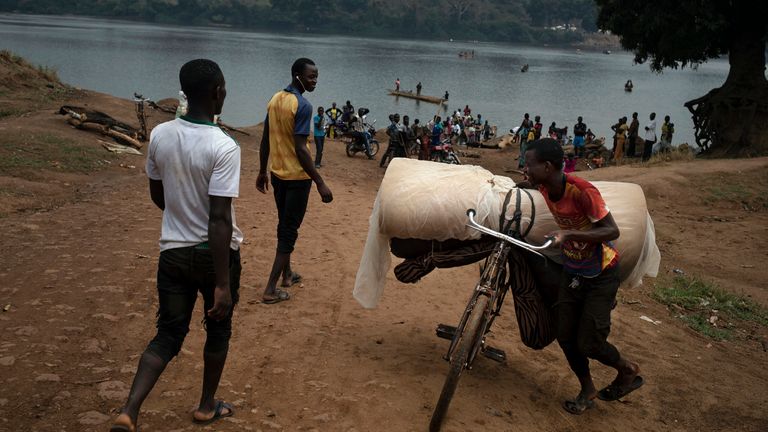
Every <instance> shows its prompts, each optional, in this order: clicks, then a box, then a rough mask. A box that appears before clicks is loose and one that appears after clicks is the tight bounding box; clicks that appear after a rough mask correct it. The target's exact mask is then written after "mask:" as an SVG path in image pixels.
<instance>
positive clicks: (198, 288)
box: [147, 246, 241, 362]
mask: <svg viewBox="0 0 768 432" xmlns="http://www.w3.org/2000/svg"><path fill="white" fill-rule="evenodd" d="M240 271H241V266H240V251H237V250H230V251H229V289H230V293H231V294H232V309H231V310H230V311H229V315H227V318H226V319H224V320H221V321H215V320H208V319H207V318H204V319H203V325H204V327H205V331H206V334H207V337H206V340H205V352H207V353H220V352H222V351H224V352H226V351H227V349H228V348H229V338H230V336H231V335H232V313H233V311H234V308H235V305H236V304H237V301H238V299H239V297H240V295H239V290H240ZM215 287H216V274H215V272H214V267H213V256H212V255H211V250H210V249H207V248H205V249H202V248H198V247H194V246H193V247H184V248H177V249H169V250H165V251H163V252H161V253H160V261H159V263H158V268H157V294H158V299H159V303H160V306H159V308H158V311H157V334H156V335H155V337H154V339H152V341H150V342H149V346H148V347H147V349H148V350H149V351H152V352H153V353H155V354H156V355H157V356H158V357H160V358H161V359H163V360H164V361H165V362H169V361H171V359H172V358H173V357H175V356H176V354H178V353H179V350H181V345H182V344H183V343H184V338H185V337H186V335H187V333H188V332H189V323H190V321H191V320H192V311H193V310H194V308H195V301H196V300H197V293H198V292H199V293H200V294H202V295H203V304H204V309H203V310H206V311H207V310H209V309H210V308H212V307H213V303H214V301H213V291H214V289H215Z"/></svg>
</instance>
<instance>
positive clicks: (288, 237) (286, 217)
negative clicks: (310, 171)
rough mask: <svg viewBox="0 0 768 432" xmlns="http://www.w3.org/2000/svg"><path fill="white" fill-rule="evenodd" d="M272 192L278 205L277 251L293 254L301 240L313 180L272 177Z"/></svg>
mask: <svg viewBox="0 0 768 432" xmlns="http://www.w3.org/2000/svg"><path fill="white" fill-rule="evenodd" d="M272 190H273V191H274V193H275V204H276V205H277V218H278V223H277V251H278V252H280V253H288V254H289V253H291V252H293V248H294V246H295V245H296V239H298V238H299V227H301V222H302V221H303V220H304V214H305V213H306V212H307V203H308V202H309V193H310V192H311V191H312V180H281V179H280V178H278V177H277V176H275V175H274V174H273V175H272Z"/></svg>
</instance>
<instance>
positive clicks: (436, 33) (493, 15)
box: [0, 0, 597, 44]
mask: <svg viewBox="0 0 768 432" xmlns="http://www.w3.org/2000/svg"><path fill="white" fill-rule="evenodd" d="M0 11H2V12H21V13H30V14H52V15H62V14H70V15H85V16H95V17H109V18H121V19H130V20H140V21H148V22H156V23H165V24H181V25H185V24H186V25H222V26H232V27H240V28H250V29H257V30H269V31H280V32H302V33H306V32H309V33H325V34H344V35H366V36H382V37H409V38H410V37H417V38H426V39H447V38H454V39H458V40H485V41H489V40H490V41H504V42H524V43H551V44H558V43H569V42H574V41H578V40H581V38H582V37H583V33H582V32H581V31H571V30H553V29H551V27H555V26H558V25H562V24H570V25H573V26H575V27H577V28H578V29H583V30H585V31H594V30H596V26H595V22H596V17H597V12H596V11H597V9H596V6H595V4H594V2H593V1H592V0H434V1H431V2H420V1H409V0H272V1H270V0H68V1H66V2H63V1H60V0H0Z"/></svg>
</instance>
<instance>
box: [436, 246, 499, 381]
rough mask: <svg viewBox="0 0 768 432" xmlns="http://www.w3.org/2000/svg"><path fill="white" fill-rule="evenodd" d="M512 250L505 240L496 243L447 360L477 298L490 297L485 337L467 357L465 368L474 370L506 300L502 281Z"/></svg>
mask: <svg viewBox="0 0 768 432" xmlns="http://www.w3.org/2000/svg"><path fill="white" fill-rule="evenodd" d="M510 248H511V246H510V245H509V243H507V242H505V241H503V240H502V241H499V242H497V243H496V246H495V248H494V251H493V252H492V253H491V255H490V256H489V257H488V258H486V259H485V265H484V267H483V273H482V275H481V276H480V280H479V281H478V283H477V285H476V286H475V289H474V290H473V291H472V294H471V296H470V298H469V302H468V303H467V307H466V308H465V309H464V313H463V314H462V316H461V320H460V321H459V325H458V326H457V327H456V333H455V335H454V337H453V339H452V340H451V345H450V346H449V347H448V352H447V353H446V355H445V356H444V357H443V358H444V359H445V360H448V361H450V360H451V356H452V355H453V352H454V350H455V349H456V346H457V345H458V342H459V336H460V335H461V334H463V330H464V327H465V326H466V324H467V319H468V318H469V315H470V314H471V313H472V310H474V308H475V305H476V303H477V298H478V297H479V296H481V295H484V296H488V297H490V300H489V302H488V306H487V310H486V311H485V315H486V318H487V319H486V320H485V322H486V324H485V326H484V328H482V329H481V331H480V334H482V335H483V337H480V338H478V339H477V341H476V342H475V346H474V347H472V351H471V352H470V354H469V356H468V357H467V364H466V366H465V367H466V369H472V363H473V362H474V360H475V357H477V353H478V352H479V351H480V350H481V348H482V347H483V345H484V344H485V333H487V332H488V329H490V327H491V324H493V320H494V319H495V317H496V316H498V315H499V311H500V310H501V303H502V301H503V299H504V296H505V295H506V285H505V284H504V283H503V282H504V281H503V280H502V279H503V278H504V276H505V271H504V267H505V265H506V261H507V255H508V254H509V250H510ZM494 307H495V310H494Z"/></svg>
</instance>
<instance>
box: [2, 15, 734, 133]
mask: <svg viewBox="0 0 768 432" xmlns="http://www.w3.org/2000/svg"><path fill="white" fill-rule="evenodd" d="M0 48H1V49H9V50H12V51H14V52H16V53H17V54H20V55H22V56H24V57H25V58H27V59H28V60H30V61H31V62H33V63H35V64H40V65H46V66H49V67H53V68H55V69H56V70H57V71H58V73H59V76H60V77H61V79H62V80H63V81H65V82H67V83H69V84H71V85H74V86H78V87H82V88H87V89H92V90H97V91H101V92H105V93H109V94H112V95H115V96H119V97H125V98H130V97H132V95H133V93H134V92H139V93H141V94H143V95H144V96H145V97H149V98H151V99H154V100H159V99H162V98H166V97H175V96H176V95H178V90H179V84H178V70H179V68H180V67H181V65H182V64H184V63H185V62H186V61H188V60H191V59H193V58H200V57H204V58H210V59H212V60H215V61H216V62H218V63H219V65H220V66H221V68H222V70H223V71H224V74H225V77H226V80H227V90H228V96H227V100H226V103H225V106H224V112H223V115H222V119H223V120H224V121H225V122H227V123H230V124H232V125H236V126H244V125H251V124H255V123H258V122H260V121H262V120H263V118H264V115H265V112H266V104H267V102H268V100H269V98H270V97H271V96H272V94H274V93H275V92H276V91H277V90H279V89H281V88H282V87H284V86H285V85H286V84H287V83H288V82H289V81H290V66H291V63H292V62H293V60H295V59H296V58H298V57H309V58H311V59H313V60H314V61H315V62H316V63H317V65H318V67H319V70H320V79H319V84H318V87H317V89H316V90H315V92H313V93H311V94H308V95H306V96H307V98H308V99H309V101H310V102H311V103H312V104H313V105H314V106H315V107H317V106H321V105H322V106H329V105H330V103H331V102H334V101H335V102H337V103H338V105H339V106H341V105H343V104H344V102H345V101H346V100H351V101H352V103H353V105H354V106H355V107H360V106H364V107H368V108H369V109H370V110H371V116H372V117H373V118H376V119H378V125H382V124H386V119H387V115H388V114H389V113H392V112H399V113H400V114H401V115H404V114H408V115H410V117H411V119H414V118H420V119H428V118H430V117H432V116H433V115H435V114H436V113H439V114H443V112H442V111H440V110H439V109H438V107H437V105H433V104H429V103H424V102H421V103H417V102H415V101H413V100H410V99H405V98H394V97H392V96H389V95H388V94H387V89H390V88H392V87H394V80H395V79H396V78H400V81H401V83H402V84H401V87H402V88H403V89H413V88H415V86H416V83H417V82H418V81H421V82H422V85H423V90H422V93H423V94H426V95H434V96H442V95H443V93H444V92H445V91H446V90H447V91H448V92H449V93H450V105H449V109H450V110H454V111H455V110H456V109H457V108H462V109H463V108H464V106H465V105H469V106H470V108H471V109H472V112H473V114H477V113H481V114H482V115H483V118H485V119H487V120H489V121H490V123H491V124H496V125H498V126H499V129H500V130H501V131H505V130H508V129H510V128H511V127H514V126H517V125H519V124H520V121H521V120H522V117H523V114H524V113H526V112H528V113H530V114H531V117H533V115H535V114H538V115H541V116H542V123H544V127H545V129H546V127H547V126H548V125H549V124H550V123H551V122H552V121H555V122H557V125H558V127H563V126H569V128H570V129H569V132H570V131H571V130H572V127H573V124H574V123H575V122H576V117H577V116H579V115H581V116H583V117H584V121H585V123H587V125H588V126H589V127H590V128H592V130H593V131H594V132H595V133H596V134H597V135H598V136H609V135H610V133H611V131H610V125H611V124H613V123H615V122H616V120H617V119H618V118H619V117H621V116H624V115H626V116H628V117H629V116H631V113H632V112H633V111H637V112H639V113H640V116H639V118H640V121H641V125H643V124H644V123H645V122H646V121H647V119H648V114H649V113H650V112H651V111H655V112H656V113H657V115H658V125H659V129H660V125H661V120H662V119H663V117H664V115H670V116H671V117H672V121H673V122H674V123H675V128H676V135H675V138H674V143H676V144H678V143H682V142H690V143H693V124H692V122H691V117H690V114H689V113H688V111H687V109H686V108H685V107H683V103H684V102H685V101H688V100H690V99H694V98H696V97H699V96H701V95H703V94H705V93H706V92H708V91H709V90H710V89H712V88H714V87H719V86H720V85H722V83H723V82H724V81H725V77H726V76H727V73H728V63H727V61H725V60H716V61H711V62H709V63H706V64H703V65H702V66H700V67H699V68H698V69H696V70H691V69H685V70H668V71H665V72H664V73H663V74H655V73H653V72H651V71H650V70H649V68H648V66H647V65H634V64H633V62H632V56H631V55H630V54H629V53H625V52H618V53H613V54H610V55H606V54H602V53H598V52H579V51H577V50H575V49H554V48H546V47H529V46H517V45H509V44H501V43H470V42H451V41H439V42H438V41H418V40H407V39H398V40H391V39H390V40H385V39H365V38H357V37H355V38H351V37H341V36H308V35H283V34H267V33H255V32H246V31H237V30H230V29H219V28H186V27H177V26H163V25H154V24H144V23H133V22H125V21H114V20H103V19H89V18H79V17H51V16H34V15H15V14H0ZM471 50H474V52H475V56H474V58H471V59H465V58H461V57H459V55H458V53H459V52H461V51H471ZM525 63H527V64H529V65H530V69H529V70H528V72H527V73H521V72H520V67H521V66H522V65H523V64H525ZM628 79H631V80H632V81H633V83H634V91H633V92H631V93H627V92H625V91H624V87H623V85H624V82H626V81H627V80H628ZM439 111H440V112H439Z"/></svg>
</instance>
